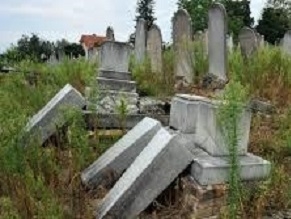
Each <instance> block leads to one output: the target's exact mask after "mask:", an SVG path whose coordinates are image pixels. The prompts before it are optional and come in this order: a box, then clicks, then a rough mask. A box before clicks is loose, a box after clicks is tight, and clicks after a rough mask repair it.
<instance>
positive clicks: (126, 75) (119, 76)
mask: <svg viewBox="0 0 291 219" xmlns="http://www.w3.org/2000/svg"><path fill="white" fill-rule="evenodd" d="M98 76H99V77H103V78H108V79H116V80H125V81H130V80H131V73H130V72H117V71H110V70H104V69H99V75H98Z"/></svg>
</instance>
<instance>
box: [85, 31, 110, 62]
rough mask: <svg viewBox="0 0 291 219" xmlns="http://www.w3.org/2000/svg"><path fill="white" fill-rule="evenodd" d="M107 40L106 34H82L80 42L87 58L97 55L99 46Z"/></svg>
mask: <svg viewBox="0 0 291 219" xmlns="http://www.w3.org/2000/svg"><path fill="white" fill-rule="evenodd" d="M106 40H107V38H106V36H98V35H96V34H92V35H82V36H81V39H80V43H81V45H82V47H83V49H84V51H85V57H86V59H89V58H90V57H92V56H94V55H97V48H98V47H99V46H100V45H101V44H102V43H103V42H105V41H106Z"/></svg>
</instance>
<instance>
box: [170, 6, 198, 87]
mask: <svg viewBox="0 0 291 219" xmlns="http://www.w3.org/2000/svg"><path fill="white" fill-rule="evenodd" d="M191 42H192V25H191V17H190V15H189V14H188V12H187V11H186V10H184V9H179V10H178V11H177V12H176V13H175V14H174V18H173V46H174V52H175V67H174V71H175V76H176V77H177V78H183V80H184V81H185V82H186V83H188V84H190V83H192V82H193V76H194V73H193V72H194V71H193V64H192V58H193V57H194V56H193V46H192V43H191Z"/></svg>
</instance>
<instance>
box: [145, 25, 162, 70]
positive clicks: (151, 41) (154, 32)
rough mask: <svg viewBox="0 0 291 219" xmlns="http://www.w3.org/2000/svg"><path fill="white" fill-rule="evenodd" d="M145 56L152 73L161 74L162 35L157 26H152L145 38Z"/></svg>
mask: <svg viewBox="0 0 291 219" xmlns="http://www.w3.org/2000/svg"><path fill="white" fill-rule="evenodd" d="M147 55H148V57H149V59H150V61H151V67H152V71H153V72H158V73H161V72H162V34H161V30H160V28H159V27H158V26H157V25H155V24H154V25H153V26H152V27H151V29H150V30H149V32H148V37H147Z"/></svg>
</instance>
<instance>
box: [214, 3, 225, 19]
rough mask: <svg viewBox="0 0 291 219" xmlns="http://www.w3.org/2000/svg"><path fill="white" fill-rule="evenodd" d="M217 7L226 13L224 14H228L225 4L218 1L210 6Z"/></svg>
mask: <svg viewBox="0 0 291 219" xmlns="http://www.w3.org/2000/svg"><path fill="white" fill-rule="evenodd" d="M216 9H218V10H220V11H222V12H223V13H224V15H225V16H226V10H225V7H224V5H223V4H221V3H217V2H216V3H213V4H212V5H211V6H210V10H216Z"/></svg>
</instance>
